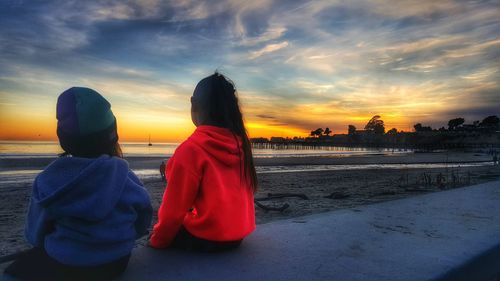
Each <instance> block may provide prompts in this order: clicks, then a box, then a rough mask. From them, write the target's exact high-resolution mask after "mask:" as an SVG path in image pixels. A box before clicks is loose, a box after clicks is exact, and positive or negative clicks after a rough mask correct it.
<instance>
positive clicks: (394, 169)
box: [0, 152, 500, 256]
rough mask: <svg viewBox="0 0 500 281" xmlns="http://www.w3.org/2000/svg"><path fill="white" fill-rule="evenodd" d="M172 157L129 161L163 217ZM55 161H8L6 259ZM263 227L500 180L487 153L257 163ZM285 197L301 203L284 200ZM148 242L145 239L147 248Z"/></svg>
mask: <svg viewBox="0 0 500 281" xmlns="http://www.w3.org/2000/svg"><path fill="white" fill-rule="evenodd" d="M165 158H167V157H142V156H141V157H127V158H126V160H127V161H128V162H129V165H130V168H131V169H132V170H134V171H135V172H136V173H137V174H138V175H139V177H140V178H141V180H142V181H143V182H144V184H145V186H146V188H147V190H148V191H149V193H150V195H151V200H152V205H153V208H154V217H153V223H154V222H155V221H156V211H157V209H158V207H159V205H160V203H161V199H162V196H163V192H164V189H165V183H164V182H162V180H161V178H160V174H159V171H158V167H159V164H160V163H161V161H162V160H164V159H165ZM54 159H55V158H54V157H33V158H19V157H18V158H15V157H14V158H0V188H1V189H2V195H3V196H2V197H1V199H0V200H1V203H0V206H1V207H0V239H1V241H2V243H0V256H5V255H7V254H11V253H14V252H16V251H19V250H22V249H25V248H27V247H29V246H28V244H27V243H26V242H25V239H24V235H23V233H24V232H23V231H24V219H25V213H26V210H27V206H28V203H29V197H30V193H31V187H32V181H33V179H34V177H35V176H36V174H37V173H38V172H39V171H40V170H42V169H43V168H44V166H45V165H47V164H49V163H50V162H51V161H53V160H54ZM255 163H256V168H257V172H258V180H259V190H258V192H257V193H256V194H255V198H257V199H259V201H258V202H259V203H260V204H262V205H263V206H264V207H266V208H267V207H271V208H273V207H274V208H280V207H283V206H284V205H285V204H287V205H288V207H287V208H286V209H284V210H283V211H275V210H270V211H266V210H264V209H263V208H261V207H258V206H256V219H257V223H258V224H262V223H267V222H270V221H274V220H280V219H286V218H293V217H300V216H302V215H307V214H312V213H319V212H326V211H330V210H336V209H343V208H352V209H355V208H356V207H357V206H360V205H364V204H372V203H377V202H381V201H386V200H394V199H398V198H404V197H408V196H417V195H419V194H423V193H427V192H436V191H441V190H446V189H451V188H459V187H463V186H468V185H472V184H476V183H482V182H486V181H491V180H495V179H498V178H500V168H499V167H498V166H493V165H492V162H491V156H490V155H488V154H486V153H462V152H438V153H395V154H386V153H381V154H370V155H352V156H345V155H343V156H332V155H329V156H301V157H297V156H289V157H258V158H256V159H255ZM280 195H291V196H293V197H284V198H278V197H280ZM145 243H146V238H143V239H141V240H140V241H139V245H144V244H145Z"/></svg>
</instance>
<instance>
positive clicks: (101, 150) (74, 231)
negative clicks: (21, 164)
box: [5, 87, 152, 280]
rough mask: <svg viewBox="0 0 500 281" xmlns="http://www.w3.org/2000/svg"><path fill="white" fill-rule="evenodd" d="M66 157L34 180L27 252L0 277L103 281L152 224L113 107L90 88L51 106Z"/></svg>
mask: <svg viewBox="0 0 500 281" xmlns="http://www.w3.org/2000/svg"><path fill="white" fill-rule="evenodd" d="M57 120H58V123H57V135H58V137H59V143H60V145H61V147H62V148H63V150H64V151H65V152H64V153H63V155H62V156H61V157H60V158H58V159H57V160H55V161H54V162H52V163H51V164H50V165H49V166H48V167H47V168H46V169H45V170H44V171H43V172H41V173H40V174H39V175H38V176H37V177H36V179H35V182H34V184H33V194H32V197H31V202H30V206H29V211H28V215H27V222H26V229H25V234H26V238H27V240H28V241H29V243H30V244H32V245H33V249H31V250H29V251H27V252H26V253H24V254H23V255H21V256H20V257H19V258H18V259H17V260H16V261H14V262H13V263H12V264H11V265H10V266H9V267H8V268H7V269H6V270H5V272H6V273H7V274H8V275H11V276H13V277H16V278H18V279H24V280H109V279H112V278H115V277H117V276H118V275H119V274H121V273H122V272H123V271H124V270H125V268H126V266H127V264H128V260H129V257H130V253H131V251H132V248H133V247H134V243H135V240H136V239H137V238H139V237H141V236H143V235H145V234H146V232H147V228H148V227H149V225H150V223H151V214H152V208H151V202H150V198H149V195H148V193H147V191H146V189H145V188H144V187H143V185H142V183H141V181H140V180H139V179H138V178H137V176H136V175H135V174H134V173H133V172H132V171H131V170H130V169H129V167H128V163H127V162H126V161H125V160H123V159H122V153H121V149H120V146H119V144H118V134H117V130H116V119H115V117H114V115H113V112H112V111H111V105H110V104H109V102H108V101H106V100H105V99H104V98H103V97H102V96H101V95H100V94H99V93H97V92H95V91H94V90H91V89H88V88H77V87H74V88H71V89H68V90H66V91H65V92H64V93H62V94H61V95H60V96H59V99H58V101H57Z"/></svg>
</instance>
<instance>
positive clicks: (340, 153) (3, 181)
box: [0, 141, 485, 190]
mask: <svg viewBox="0 0 500 281" xmlns="http://www.w3.org/2000/svg"><path fill="white" fill-rule="evenodd" d="M121 145H122V149H123V152H124V154H125V156H127V157H141V156H142V157H148V156H150V157H168V156H171V155H172V154H173V153H174V152H175V149H176V148H177V146H178V145H179V144H178V143H154V144H153V145H152V146H148V144H147V143H130V142H128V143H127V142H125V143H121ZM61 152H62V149H61V148H60V147H59V144H58V143H57V142H39V141H38V142H34V141H0V159H4V160H7V161H6V162H8V161H9V159H13V158H20V159H29V158H38V157H54V156H56V155H57V154H59V153H61ZM253 152H254V155H255V157H260V158H262V157H305V156H332V157H345V156H351V155H369V154H372V155H373V154H394V153H408V151H404V150H396V151H393V150H388V149H370V148H348V147H319V148H318V147H316V148H303V149H253ZM482 165H485V163H455V164H442V163H434V164H370V165H292V166H262V167H256V170H257V173H259V174H261V173H287V172H288V173H290V172H292V173H296V172H306V171H329V170H357V169H400V168H405V169H420V168H442V167H455V166H456V167H459V166H462V167H465V166H482ZM40 171H41V170H39V169H31V170H20V169H10V168H9V167H3V168H2V169H0V190H1V189H2V188H3V187H5V186H9V185H11V184H19V183H31V182H33V180H34V178H35V176H36V175H37V174H38V173H39V172H40ZM134 172H135V173H136V174H137V175H138V176H139V177H140V178H143V179H145V178H152V177H153V178H155V177H156V178H157V177H158V169H136V170H134Z"/></svg>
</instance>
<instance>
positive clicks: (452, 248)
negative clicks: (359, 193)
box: [119, 181, 500, 281]
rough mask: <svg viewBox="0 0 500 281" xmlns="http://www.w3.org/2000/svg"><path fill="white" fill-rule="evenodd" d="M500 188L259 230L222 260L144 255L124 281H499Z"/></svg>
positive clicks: (144, 252) (139, 255)
mask: <svg viewBox="0 0 500 281" xmlns="http://www.w3.org/2000/svg"><path fill="white" fill-rule="evenodd" d="M499 271H500V181H497V182H491V183H487V184H481V185H476V186H471V187H466V188H460V189H455V190H450V191H444V192H439V193H432V194H426V195H422V196H417V197H412V198H407V199H402V200H396V201H389V202H384V203H380V204H375V205H368V206H363V207H360V208H356V209H347V210H340V211H334V212H329V213H324V214H319V215H312V216H307V217H301V218H296V219H290V220H284V221H278V222H273V223H269V224H264V225H259V226H258V227H257V230H256V231H255V232H254V233H253V234H252V235H251V236H250V237H248V238H247V239H246V240H245V241H244V243H243V245H242V247H241V248H240V249H238V250H236V251H234V252H229V253H222V254H200V253H186V252H179V251H172V250H165V251H160V250H154V249H150V248H140V249H136V250H135V251H134V253H133V257H132V260H131V262H130V265H129V268H128V269H127V271H126V273H125V274H124V276H122V278H120V279H119V280H251V281H255V280H488V281H491V280H494V279H495V276H496V274H497V273H498V272H499Z"/></svg>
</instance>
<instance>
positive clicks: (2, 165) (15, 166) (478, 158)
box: [0, 152, 492, 172]
mask: <svg viewBox="0 0 500 281" xmlns="http://www.w3.org/2000/svg"><path fill="white" fill-rule="evenodd" d="M55 159H57V156H53V157H33V158H29V157H25V158H24V157H23V158H1V157H0V172H2V171H15V170H42V169H43V168H44V167H46V166H47V165H48V164H50V163H51V162H52V161H54V160H55ZM124 159H125V160H127V162H128V163H129V166H130V168H131V169H158V168H159V165H160V163H161V161H163V160H166V159H169V157H158V156H147V157H146V156H128V157H124ZM475 162H492V156H491V155H488V154H486V153H473V152H429V153H413V152H410V153H395V154H391V153H386V154H367V155H324V156H299V157H297V156H285V157H283V156H276V157H274V156H273V157H254V163H255V166H299V165H368V164H401V165H403V164H432V163H441V164H445V163H449V164H454V163H475Z"/></svg>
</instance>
